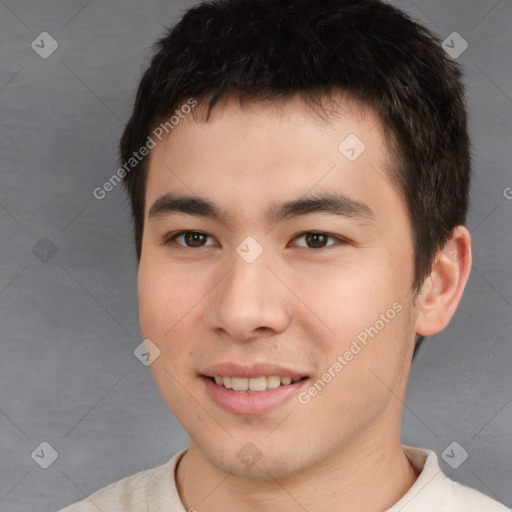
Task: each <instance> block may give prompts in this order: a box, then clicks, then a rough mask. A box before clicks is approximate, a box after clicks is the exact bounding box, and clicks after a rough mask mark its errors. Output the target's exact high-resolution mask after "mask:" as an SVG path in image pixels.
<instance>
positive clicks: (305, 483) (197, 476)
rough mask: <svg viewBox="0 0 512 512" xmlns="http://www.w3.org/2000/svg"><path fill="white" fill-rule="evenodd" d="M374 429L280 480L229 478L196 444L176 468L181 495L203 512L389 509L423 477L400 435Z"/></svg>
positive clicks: (192, 507)
mask: <svg viewBox="0 0 512 512" xmlns="http://www.w3.org/2000/svg"><path fill="white" fill-rule="evenodd" d="M372 430H375V431H374V432H370V431H369V432H366V433H364V435H359V436H358V437H357V438H356V439H353V440H352V441H351V442H350V443H349V444H347V445H346V446H343V447H342V448H340V449H339V450H338V451H337V452H336V453H333V454H332V455H331V456H329V457H328V458H327V459H325V460H322V461H321V462H319V463H317V464H315V465H314V466H312V467H310V468H306V469H304V470H302V471H300V472H299V473H296V474H293V475H290V476H289V477H286V478H281V479H279V480H248V479H244V478H239V477H236V476H233V475H228V474H227V473H225V472H223V471H221V470H220V469H218V468H217V467H215V466H214V465H213V464H212V463H211V462H210V461H209V460H208V459H207V458H206V457H205V456H204V455H203V453H202V452H201V451H200V450H199V448H198V447H197V445H195V444H194V443H193V442H191V445H190V449H189V450H188V452H187V453H186V454H185V455H184V457H183V458H182V461H181V462H180V464H179V466H178V469H177V477H176V481H177V487H178V492H179V494H180V497H181V500H182V502H183V504H184V505H185V507H186V509H187V510H189V509H192V510H194V508H197V509H198V510H201V512H203V511H204V512H221V511H222V512H224V511H225V510H236V509H239V510H244V511H246V512H260V511H265V510H268V508H269V506H270V504H271V506H272V508H274V509H278V510H281V511H283V512H295V511H297V510H311V511H313V510H314V511H315V512H327V511H329V512H331V511H332V510H337V511H339V512H348V511H350V512H363V511H364V512H368V511H369V510H386V509H388V508H390V507H391V506H392V505H393V504H395V503H396V502H397V501H398V500H399V499H400V498H401V497H402V496H403V495H404V494H405V493H406V492H407V491H408V490H409V489H410V487H411V486H412V485H413V483H414V482H415V480H416V478H417V476H418V475H417V474H416V472H415V470H414V468H413V467H412V466H411V464H410V463H409V461H408V459H407V458H406V456H405V454H404V453H403V451H402V448H401V444H400V439H399V437H398V436H397V437H396V438H395V439H383V438H382V435H379V430H380V429H378V428H375V429H372ZM380 432H382V430H380Z"/></svg>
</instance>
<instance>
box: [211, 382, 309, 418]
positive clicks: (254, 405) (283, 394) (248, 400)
mask: <svg viewBox="0 0 512 512" xmlns="http://www.w3.org/2000/svg"><path fill="white" fill-rule="evenodd" d="M202 380H203V382H204V383H205V386H206V391H207V393H208V395H209V396H210V398H211V399H212V400H213V401H214V402H215V403H216V404H217V405H218V406H220V407H222V408H223V409H224V410H226V411H228V412H230V413H232V414H243V415H258V414H265V413H266V412H269V411H271V410H272V409H274V408H277V407H279V406H280V405H283V404H284V403H285V402H287V401H288V400H290V399H291V398H292V397H294V396H295V395H296V394H297V393H298V392H299V390H300V388H302V387H303V386H304V385H305V383H306V381H307V379H303V380H300V381H297V382H294V383H293V384H290V385H288V386H279V387H278V388H274V389H267V390H265V391H259V392H258V393H246V392H244V391H233V390H232V389H226V388H225V387H223V386H219V385H217V384H215V382H213V381H212V380H211V379H209V378H208V377H202Z"/></svg>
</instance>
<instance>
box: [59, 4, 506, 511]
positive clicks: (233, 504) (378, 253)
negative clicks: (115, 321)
mask: <svg viewBox="0 0 512 512" xmlns="http://www.w3.org/2000/svg"><path fill="white" fill-rule="evenodd" d="M121 160H122V164H123V167H122V169H120V176H121V177H124V180H125V185H126V188H127V191H128V194H129V197H130V200H131V204H132V213H133V219H134V226H135V242H136V250H137V256H138V258H139V274H138V285H139V300H140V321H141V328H142V332H143V335H144V337H145V338H146V344H147V348H148V352H149V354H150V358H151V360H152V361H153V362H152V363H151V370H152V373H153V376H154V378H155V381H156V384H157V386H158V388H159V390H160V392H161V393H162V395H163V397H164V399H165V400H166V402H167V404H168V405H169V407H170V409H171V410H172V411H173V413H174V414H175V416H176V417H177V418H178V420H179V421H180V423H181V424H182V426H183V427H184V429H185V430H186V431H187V433H188V434H189V436H190V445H189V447H188V449H187V450H184V451H182V452H181V453H179V454H177V455H176V456H174V457H173V458H172V459H171V460H170V461H169V462H168V463H167V464H165V465H163V466H160V467H158V468H155V469H150V470H146V471H143V472H141V473H138V474H136V475H134V476H132V477H128V478H126V479H124V480H121V481H120V482H117V483H115V484H112V485H110V486H108V487H106V488H105V489H102V490H100V491H98V492H97V493H95V494H93V495H92V496H90V497H89V498H88V499H86V500H84V501H82V502H80V503H79V504H76V505H74V506H71V507H69V508H67V509H65V510H66V511H68V512H83V511H92V510H94V511H97V510H102V511H104V512H117V511H123V512H142V511H153V512H156V511H180V512H183V511H184V510H197V511H200V512H203V511H205V512H217V511H221V510H222V511H226V510H242V511H248V512H252V511H255V512H256V511H266V510H270V509H273V510H279V511H289V512H292V511H299V510H302V511H304V510H307V511H310V512H313V511H314V512H324V511H327V510H329V511H332V510H336V511H340V512H348V511H350V512H359V511H365V512H368V511H383V510H387V511H392V512H398V511H403V512H413V511H414V512H420V511H422V512H423V511H424V512H426V511H429V512H432V511H433V510H436V511H440V510H442V511H445V512H470V511H475V512H476V511H478V512H482V511H484V510H485V511H486V512H491V511H496V512H498V511H506V510H507V509H506V508H505V507H504V506H502V505H500V504H499V503H497V502H495V501H493V500H492V499H491V498H488V497H487V496H484V495H483V494H481V493H479V492H477V491H475V490H472V489H469V488H467V487H463V486H462V485H459V484H457V483H455V482H453V481H451V480H449V479H448V478H447V477H446V476H444V475H443V474H442V472H441V471H440V469H439V465H438V462H437V458H436V455H435V454H434V453H433V452H429V451H426V450H421V449H415V448H410V447H404V446H402V445H401V443H400V420H401V414H402V407H403V399H404V396H405V392H406V384H407V380H408V377H409V372H410V366H411V361H412V358H413V354H414V351H415V347H417V344H418V342H419V341H420V340H421V339H422V338H423V337H425V336H429V335H433V334H436V333H438V332H440V331H441V330H442V329H443V328H444V327H446V325H447V324H448V323H449V321H450V319H451V318H452V316H453V314H454V312H455V309H456V307H457V305H458V303H459V300H460V298H461V295H462V293H463V290H464V286H465V284H466V281H467V279H468V275H469V272H470V268H471V243H470V235H469V232H468V230H467V229H466V228H465V227H464V223H465V218H466V211H467V207H468V190H469V175H470V154H469V141H468V134H467V123H466V112H465V106H464V97H463V87H462V85H461V76H460V71H459V69H458V67H457V66H456V65H455V64H454V63H453V62H451V61H450V60H449V58H448V57H447V56H446V55H445V54H444V52H443V50H442V49H441V47H440V45H439V42H438V41H437V40H435V38H434V37H433V36H432V35H431V34H430V33H429V32H428V31H427V30H426V29H425V28H423V27H421V26H419V25H418V24H416V23H415V22H413V21H412V20H410V19H409V18H408V17H406V16H405V15H404V14H403V13H402V12H400V11H399V10H397V9H395V8H394V7H392V6H390V5H387V4H385V3H381V2H378V1H370V0H323V1H322V2H318V1H313V0H275V1H272V2H269V1H268V0H226V1H211V2H206V3H203V4H200V5H198V6H196V7H194V8H192V9H191V10H189V11H188V12H187V13H186V14H185V16H184V17H183V19H182V20H181V21H180V22H179V23H178V24H177V25H176V27H175V28H174V29H173V30H172V31H171V32H170V33H169V35H168V36H167V37H165V38H164V39H162V40H161V41H160V42H159V44H158V51H157V53H156V55H155V56H154V58H153V60H152V62H151V65H150V67H149V68H148V70H147V71H146V73H145V74H144V77H143V78H142V80H141V83H140V86H139V89H138V93H137V97H136V101H135V105H134V110H133V114H132V117H131V119H130V120H129V122H128V124H127V126H126V130H125V133H124V135H123V137H122V141H121Z"/></svg>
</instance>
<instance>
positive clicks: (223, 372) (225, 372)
mask: <svg viewBox="0 0 512 512" xmlns="http://www.w3.org/2000/svg"><path fill="white" fill-rule="evenodd" d="M201 374H202V375H204V376H206V377H247V378H249V379H250V378H254V377H270V376H272V375H275V376H278V377H290V378H292V379H298V378H302V377H306V376H307V375H306V374H305V373H304V372H301V371H297V370H293V369H291V368H285V367H284V366H280V365H277V364H274V363H251V364H241V363H233V362H228V361H226V362H223V363H217V364H214V365H213V366H209V367H208V368H205V369H204V370H203V371H202V372H201Z"/></svg>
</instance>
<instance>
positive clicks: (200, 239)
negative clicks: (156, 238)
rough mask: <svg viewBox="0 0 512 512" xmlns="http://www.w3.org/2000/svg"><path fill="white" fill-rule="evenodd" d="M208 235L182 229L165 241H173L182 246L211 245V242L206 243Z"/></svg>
mask: <svg viewBox="0 0 512 512" xmlns="http://www.w3.org/2000/svg"><path fill="white" fill-rule="evenodd" d="M209 238H210V237H209V236H208V235H206V234H205V233H201V232H199V231H182V232H181V233H176V234H175V235H173V236H171V237H170V238H169V239H168V240H167V243H171V242H174V243H176V244H178V245H181V246H183V247H190V248H192V249H193V248H198V247H205V246H207V245H213V243H207V242H208V239H209Z"/></svg>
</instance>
